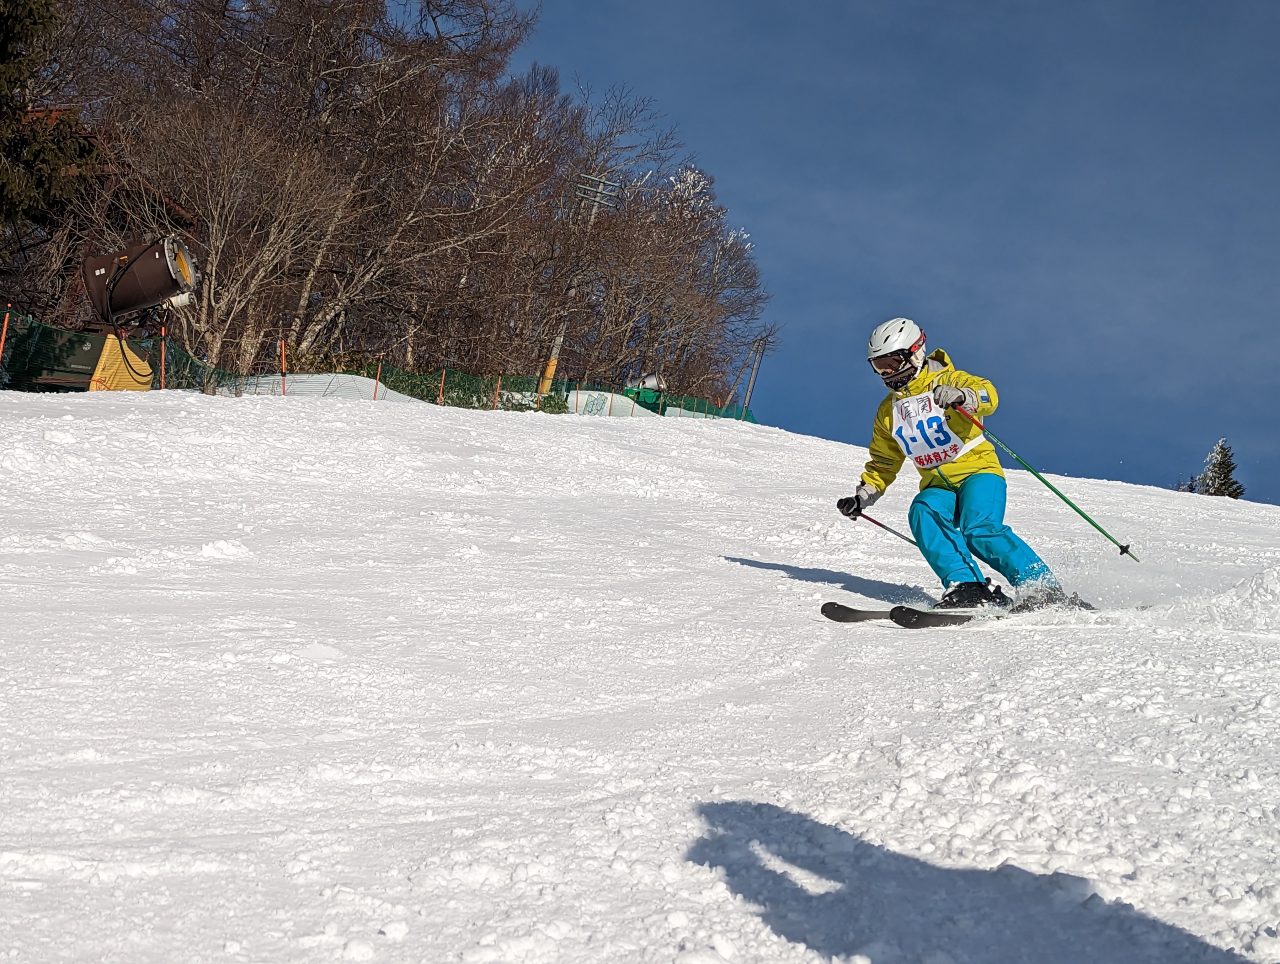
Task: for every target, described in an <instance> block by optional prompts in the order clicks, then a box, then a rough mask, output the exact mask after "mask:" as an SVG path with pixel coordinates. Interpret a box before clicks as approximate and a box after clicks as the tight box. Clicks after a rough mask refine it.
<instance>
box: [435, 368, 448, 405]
mask: <svg viewBox="0 0 1280 964" xmlns="http://www.w3.org/2000/svg"><path fill="white" fill-rule="evenodd" d="M448 371H449V369H447V368H441V369H440V391H439V392H437V393H436V404H437V405H443V404H444V376H445V373H446V372H448Z"/></svg>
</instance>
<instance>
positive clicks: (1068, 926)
mask: <svg viewBox="0 0 1280 964" xmlns="http://www.w3.org/2000/svg"><path fill="white" fill-rule="evenodd" d="M698 813H699V814H700V815H701V816H702V818H703V819H704V820H705V821H706V822H707V833H706V836H704V837H703V838H702V839H701V840H699V841H698V842H697V843H696V844H694V845H693V847H692V848H691V849H690V850H689V853H688V854H687V855H686V859H687V860H689V861H691V862H693V863H696V864H701V865H703V866H705V867H711V868H718V869H720V870H722V871H723V872H724V879H725V883H726V884H727V885H728V886H729V888H730V889H731V890H732V891H733V892H734V893H735V894H738V895H739V896H741V897H743V898H745V899H746V900H748V901H750V902H751V903H752V904H754V905H756V907H758V908H759V912H760V916H761V918H762V919H763V920H764V922H765V924H767V925H768V926H769V927H770V929H772V930H773V931H774V932H775V933H776V934H778V935H779V936H781V937H783V938H785V939H787V940H789V941H792V942H794V943H796V944H802V945H804V946H806V947H808V948H810V949H812V950H814V951H816V952H817V953H819V954H822V955H823V956H825V957H840V956H848V955H853V954H865V955H867V956H868V957H870V958H871V960H872V961H877V962H878V961H882V960H884V961H927V960H934V959H936V960H940V961H943V960H945V961H954V962H955V964H1012V962H1026V964H1074V962H1077V961H1087V962H1089V964H1139V962H1150V964H1157V962H1159V964H1171V962H1174V961H1177V962H1178V964H1242V962H1244V961H1245V958H1243V957H1240V956H1239V955H1237V954H1235V953H1233V952H1231V951H1224V950H1221V949H1220V948H1216V947H1213V946H1212V945H1209V944H1206V943H1205V942H1204V941H1202V940H1200V939H1199V938H1197V937H1195V936H1193V935H1191V934H1189V933H1187V932H1186V931H1183V930H1179V929H1178V928H1176V927H1173V926H1171V925H1169V924H1165V923H1162V922H1160V921H1158V920H1155V919H1153V918H1151V917H1147V916H1145V915H1143V914H1141V913H1139V912H1137V911H1136V910H1134V909H1133V908H1132V907H1131V906H1129V905H1127V904H1121V903H1107V902H1106V901H1104V900H1102V899H1101V898H1100V897H1097V896H1093V895H1092V890H1091V888H1090V887H1089V885H1088V882H1087V881H1085V880H1083V879H1082V878H1079V877H1073V876H1070V875H1067V874H1062V873H1057V874H1048V875H1041V874H1033V873H1030V872H1029V871H1025V870H1021V869H1018V868H1016V867H1011V866H1008V865H1006V866H1003V867H999V868H997V869H995V870H972V869H957V870H948V869H946V868H943V867H935V866H933V865H932V864H929V863H925V862H924V861H922V860H916V859H914V858H912V857H905V856H903V855H902V854H896V853H894V852H893V851H891V850H887V849H885V848H884V847H880V846H876V845H874V844H870V843H867V842H866V841H864V840H860V839H859V838H857V837H855V836H854V835H853V834H850V833H847V832H845V831H843V830H840V829H839V828H837V827H832V826H828V825H827V824H823V823H819V822H818V821H816V820H813V819H810V818H809V817H806V816H804V815H803V814H799V813H795V812H793V811H790V810H784V809H782V808H781V807H775V806H771V805H769V804H763V803H752V802H748V801H741V802H727V803H704V804H702V805H701V806H699V807H698Z"/></svg>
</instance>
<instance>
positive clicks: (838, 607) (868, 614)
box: [822, 602, 889, 623]
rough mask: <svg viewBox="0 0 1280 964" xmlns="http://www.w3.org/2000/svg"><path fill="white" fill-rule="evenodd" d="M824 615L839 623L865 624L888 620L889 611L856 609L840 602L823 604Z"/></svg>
mask: <svg viewBox="0 0 1280 964" xmlns="http://www.w3.org/2000/svg"><path fill="white" fill-rule="evenodd" d="M822 615H824V616H826V617H827V618H828V619H831V620H834V621H835V622H837V623H865V622H868V621H870V620H872V619H888V618H889V610H887V609H854V608H853V607H852V606H845V605H843V604H842V603H838V602H827V603H823V604H822Z"/></svg>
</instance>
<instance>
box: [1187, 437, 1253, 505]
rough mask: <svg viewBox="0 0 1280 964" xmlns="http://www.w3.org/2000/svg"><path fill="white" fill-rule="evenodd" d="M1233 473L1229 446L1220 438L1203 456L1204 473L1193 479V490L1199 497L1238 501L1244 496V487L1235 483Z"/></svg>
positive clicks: (1234, 468)
mask: <svg viewBox="0 0 1280 964" xmlns="http://www.w3.org/2000/svg"><path fill="white" fill-rule="evenodd" d="M1235 471H1236V460H1235V458H1234V457H1233V456H1232V454H1231V446H1229V445H1228V444H1227V440H1226V439H1225V438H1220V439H1218V441H1217V444H1215V445H1214V446H1213V448H1212V449H1211V450H1210V452H1209V454H1208V455H1207V456H1205V460H1204V471H1203V472H1201V473H1200V475H1198V476H1197V477H1196V478H1195V479H1194V482H1195V486H1196V489H1195V490H1196V491H1197V492H1199V493H1200V494H1201V495H1225V496H1226V497H1227V498H1229V499H1238V498H1240V497H1241V496H1242V495H1244V486H1243V485H1241V484H1240V483H1239V482H1237V481H1236V479H1235Z"/></svg>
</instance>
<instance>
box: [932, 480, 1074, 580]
mask: <svg viewBox="0 0 1280 964" xmlns="http://www.w3.org/2000/svg"><path fill="white" fill-rule="evenodd" d="M1004 506H1005V482H1004V479H1002V478H1001V477H1000V476H998V475H994V474H992V473H990V472H979V473H978V474H977V475H971V476H969V477H968V478H967V479H965V480H964V481H963V482H961V483H960V486H959V488H949V489H945V488H938V487H930V488H927V489H924V490H922V491H921V492H920V494H919V495H917V496H916V497H915V499H914V500H913V501H912V503H911V509H910V511H909V512H908V515H907V517H908V519H909V520H910V522H911V532H912V533H913V534H914V535H915V537H916V542H918V543H919V544H920V551H921V552H922V553H924V558H925V561H926V562H928V563H929V565H930V566H931V567H932V568H933V571H934V572H936V573H937V574H938V578H939V579H941V580H942V585H943V586H944V587H946V586H953V585H955V584H956V583H958V582H984V581H985V580H986V577H985V576H984V575H983V573H982V570H981V569H979V568H978V564H977V563H976V562H974V561H973V557H974V556H977V557H978V558H979V559H981V560H982V561H983V562H985V563H986V564H987V565H989V566H990V567H991V568H992V569H994V570H995V571H996V572H998V573H1000V575H1002V576H1004V577H1005V578H1006V579H1008V580H1009V582H1010V583H1012V584H1013V585H1015V586H1018V585H1021V584H1023V583H1026V582H1036V581H1054V582H1055V584H1056V581H1055V580H1054V576H1053V573H1052V572H1050V571H1049V567H1048V566H1047V565H1045V563H1044V560H1042V559H1041V558H1040V557H1039V556H1038V555H1036V554H1035V552H1033V551H1032V549H1031V547H1030V546H1028V545H1027V544H1026V543H1025V542H1023V541H1022V540H1021V539H1019V538H1018V537H1017V535H1015V534H1014V531H1013V530H1012V529H1010V528H1009V527H1008V526H1007V525H1005V524H1004Z"/></svg>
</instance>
